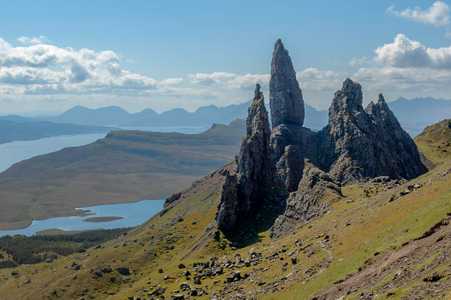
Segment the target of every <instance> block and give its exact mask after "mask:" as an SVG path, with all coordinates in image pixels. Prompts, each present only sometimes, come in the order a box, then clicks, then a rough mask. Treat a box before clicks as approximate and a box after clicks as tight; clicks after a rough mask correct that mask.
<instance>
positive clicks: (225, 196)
mask: <svg viewBox="0 0 451 300" xmlns="http://www.w3.org/2000/svg"><path fill="white" fill-rule="evenodd" d="M238 210H239V200H238V176H237V175H236V174H230V173H227V174H226V175H225V182H224V185H223V186H222V191H221V201H220V205H219V209H218V212H217V215H216V222H217V224H218V227H219V229H221V230H222V231H224V232H231V231H233V229H234V228H235V226H236V224H237V221H238V216H239V212H238Z"/></svg>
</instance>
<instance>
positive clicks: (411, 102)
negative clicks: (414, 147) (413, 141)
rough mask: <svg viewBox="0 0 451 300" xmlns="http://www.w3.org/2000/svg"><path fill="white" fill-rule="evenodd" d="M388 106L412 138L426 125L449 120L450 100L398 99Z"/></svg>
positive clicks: (450, 111)
mask: <svg viewBox="0 0 451 300" xmlns="http://www.w3.org/2000/svg"><path fill="white" fill-rule="evenodd" d="M388 105H389V106H390V108H391V110H392V111H393V113H394V114H395V115H396V117H397V118H398V121H399V123H401V125H402V126H403V128H404V129H405V130H406V131H407V132H409V133H410V134H411V135H412V136H416V135H418V134H419V133H420V132H421V131H423V129H424V128H425V127H426V126H428V125H431V124H435V123H437V122H439V121H442V120H444V119H449V118H451V100H443V99H434V98H415V99H406V98H399V99H398V100H395V101H393V102H390V103H388Z"/></svg>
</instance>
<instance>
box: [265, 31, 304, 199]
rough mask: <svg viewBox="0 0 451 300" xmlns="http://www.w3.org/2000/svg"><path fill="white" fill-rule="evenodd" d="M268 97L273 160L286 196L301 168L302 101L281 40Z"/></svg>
mask: <svg viewBox="0 0 451 300" xmlns="http://www.w3.org/2000/svg"><path fill="white" fill-rule="evenodd" d="M269 93H270V106H271V121H272V134H271V148H272V157H273V161H274V163H275V165H276V169H277V175H278V177H279V178H280V181H281V182H283V183H284V185H285V188H286V190H287V192H292V191H294V190H296V188H297V185H298V183H299V181H300V180H301V177H302V169H303V166H304V164H303V163H304V153H303V149H302V125H303V123H304V100H303V97H302V91H301V89H300V87H299V83H298V81H297V79H296V72H295V71H294V68H293V64H292V62H291V58H290V56H289V54H288V51H287V50H286V49H285V47H284V45H283V43H282V41H281V40H280V39H279V40H277V42H276V44H275V46H274V52H273V57H272V62H271V80H270V84H269Z"/></svg>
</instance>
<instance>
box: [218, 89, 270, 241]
mask: <svg viewBox="0 0 451 300" xmlns="http://www.w3.org/2000/svg"><path fill="white" fill-rule="evenodd" d="M246 127H247V133H246V137H245V139H244V140H243V142H242V144H241V150H240V154H239V157H238V167H237V172H236V174H229V175H228V176H227V178H226V181H225V184H224V186H223V190H222V195H221V202H220V205H219V209H218V214H217V217H216V220H217V223H218V227H219V229H221V230H222V231H223V232H225V233H233V232H235V231H236V230H237V229H239V226H240V224H242V223H245V222H246V221H248V219H249V218H253V217H255V216H256V215H258V213H259V212H260V210H261V209H262V207H263V206H264V205H265V202H266V201H269V200H268V199H270V197H271V190H272V188H273V176H274V167H273V164H272V160H271V148H270V144H269V142H270V135H271V131H270V127H269V117H268V112H267V111H266V108H265V102H264V97H263V93H262V92H261V91H260V85H258V84H257V87H256V89H255V97H254V99H253V101H252V103H251V106H250V107H249V111H248V117H247V120H246Z"/></svg>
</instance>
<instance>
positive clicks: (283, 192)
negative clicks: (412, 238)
mask: <svg viewBox="0 0 451 300" xmlns="http://www.w3.org/2000/svg"><path fill="white" fill-rule="evenodd" d="M362 101H363V96H362V88H361V86H360V84H358V83H356V82H353V81H352V80H351V79H346V80H345V81H344V83H343V87H342V89H341V90H339V91H337V92H336V93H335V97H334V99H333V101H332V105H331V107H330V109H329V124H328V125H327V126H326V127H325V128H324V129H322V130H321V131H320V132H318V133H315V132H312V131H311V130H309V129H308V128H304V127H303V126H302V124H303V121H304V103H303V98H302V92H301V89H300V88H299V84H298V82H297V80H296V73H295V71H294V69H293V65H292V62H291V59H290V56H289V55H288V51H287V50H286V49H285V48H284V46H283V44H282V42H281V41H280V40H278V41H277V42H276V45H275V48H274V52H273V59H272V64H271V81H270V105H271V117H272V130H270V127H269V120H268V113H267V111H266V108H265V104H264V100H263V94H262V93H261V92H260V86H259V85H257V88H256V91H255V97H254V100H253V101H252V104H251V106H250V108H249V115H248V118H247V121H246V125H247V134H246V138H245V139H244V140H243V142H242V145H241V151H240V154H239V157H238V160H237V170H236V172H235V173H229V174H228V175H227V177H226V180H225V184H224V186H223V190H222V195H221V202H220V205H219V209H218V214H217V223H218V226H219V229H221V230H222V231H223V232H224V233H226V234H227V233H235V232H236V231H237V229H239V227H240V225H244V226H246V225H245V224H246V222H249V221H250V220H254V221H255V220H257V219H258V220H259V221H256V222H260V221H262V220H263V219H264V218H265V217H262V216H263V214H261V212H262V207H265V206H266V207H268V206H267V204H268V203H270V205H275V206H274V207H277V205H278V207H284V208H285V210H284V212H283V213H282V214H281V215H280V216H278V218H277V219H276V222H275V223H274V224H273V227H272V236H274V237H277V236H280V235H281V234H283V233H286V232H288V231H290V230H291V229H293V228H294V227H295V226H297V225H298V224H300V223H303V222H306V221H308V220H310V219H311V218H313V217H315V216H319V215H321V214H323V213H324V212H325V211H327V209H328V207H329V203H330V201H331V200H333V199H336V198H339V197H340V196H341V191H340V186H341V185H342V184H346V183H349V182H355V181H361V180H365V179H369V178H374V177H378V176H388V177H390V178H393V179H400V178H406V179H410V178H413V177H416V176H418V175H420V174H422V173H424V172H425V171H426V168H425V167H424V165H423V164H422V162H421V160H420V155H419V153H418V150H417V148H416V145H415V144H414V142H413V141H412V139H411V138H410V136H409V135H408V134H407V133H406V132H405V131H404V130H403V129H402V128H401V126H400V125H399V122H398V121H397V119H396V118H395V116H394V115H393V113H392V112H391V111H390V109H389V107H388V105H387V104H386V103H385V100H384V98H383V96H382V95H380V96H379V100H378V101H377V102H376V103H373V102H371V103H370V104H369V105H368V107H367V108H366V110H365V109H364V108H363V105H362ZM306 159H308V160H309V162H308V163H307V164H306V163H305V160H306ZM259 216H260V217H259ZM273 220H274V219H273Z"/></svg>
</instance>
